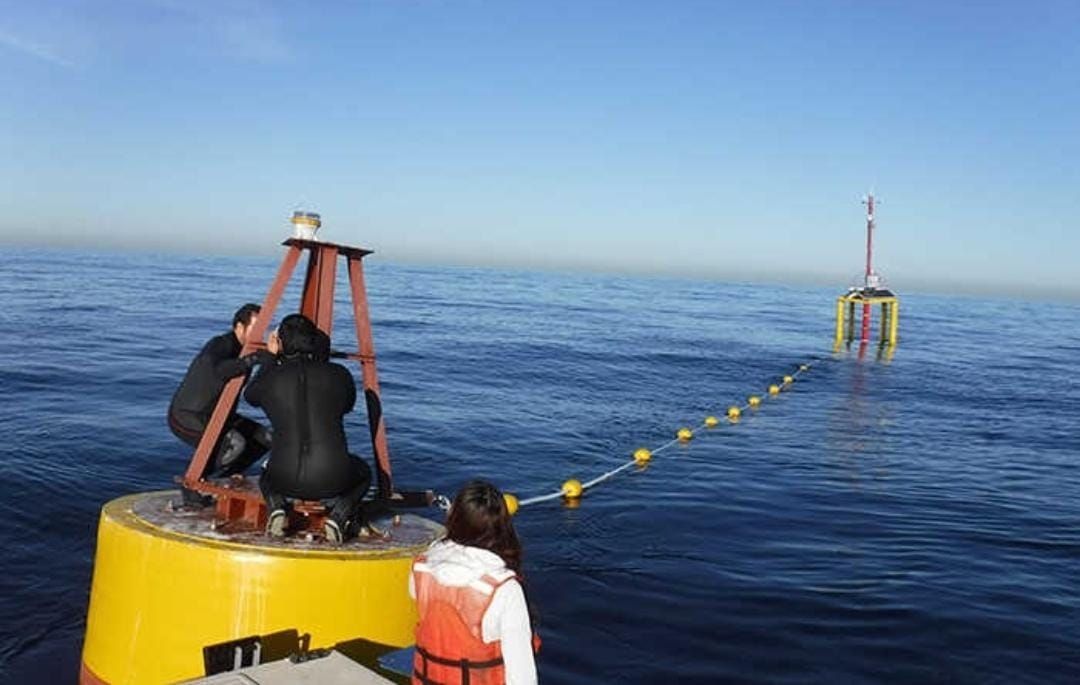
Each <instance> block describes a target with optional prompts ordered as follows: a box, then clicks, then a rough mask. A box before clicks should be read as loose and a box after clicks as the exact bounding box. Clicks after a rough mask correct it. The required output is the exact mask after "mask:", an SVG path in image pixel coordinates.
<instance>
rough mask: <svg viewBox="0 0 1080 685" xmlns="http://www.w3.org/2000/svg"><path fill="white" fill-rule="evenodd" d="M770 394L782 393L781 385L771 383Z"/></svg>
mask: <svg viewBox="0 0 1080 685" xmlns="http://www.w3.org/2000/svg"><path fill="white" fill-rule="evenodd" d="M769 394H770V395H779V394H780V386H779V385H770V386H769Z"/></svg>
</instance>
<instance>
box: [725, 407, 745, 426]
mask: <svg viewBox="0 0 1080 685" xmlns="http://www.w3.org/2000/svg"><path fill="white" fill-rule="evenodd" d="M740 416H742V409H739V408H738V407H735V406H731V407H728V410H727V417H728V420H729V421H731V422H732V423H735V422H736V421H738V420H739V417H740Z"/></svg>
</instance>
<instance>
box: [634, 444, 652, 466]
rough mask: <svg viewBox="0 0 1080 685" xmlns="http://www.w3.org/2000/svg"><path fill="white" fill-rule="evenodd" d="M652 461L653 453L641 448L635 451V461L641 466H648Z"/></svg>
mask: <svg viewBox="0 0 1080 685" xmlns="http://www.w3.org/2000/svg"><path fill="white" fill-rule="evenodd" d="M650 459H652V452H650V451H649V450H648V449H647V448H645V447H639V448H637V449H636V450H635V451H634V461H636V462H637V463H638V464H639V465H641V466H644V465H645V464H648V463H649V460H650Z"/></svg>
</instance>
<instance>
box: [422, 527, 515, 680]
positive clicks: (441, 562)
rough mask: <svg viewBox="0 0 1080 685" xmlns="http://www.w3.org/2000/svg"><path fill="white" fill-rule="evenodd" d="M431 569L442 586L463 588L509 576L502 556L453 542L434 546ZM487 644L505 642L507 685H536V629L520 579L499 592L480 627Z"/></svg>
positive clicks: (430, 551)
mask: <svg viewBox="0 0 1080 685" xmlns="http://www.w3.org/2000/svg"><path fill="white" fill-rule="evenodd" d="M426 556H427V565H428V567H429V568H430V569H431V572H432V575H433V576H434V577H435V580H436V581H438V583H439V584H440V585H444V586H447V587H463V586H465V585H468V584H469V583H471V582H473V581H476V580H479V579H480V578H482V577H483V576H484V575H486V574H492V575H494V576H499V575H502V574H505V573H506V572H507V568H506V564H505V563H503V560H502V558H501V557H499V555H497V554H495V553H493V552H489V551H487V550H486V549H481V548H479V547H466V546H465V545H459V544H458V543H456V542H453V541H451V540H439V541H436V542H434V543H432V544H431V546H430V547H429V548H428V550H427V553H426ZM409 595H410V596H411V597H412V598H413V599H416V587H415V585H414V582H413V574H412V573H410V574H409ZM480 630H481V633H482V635H481V637H482V638H483V640H484V642H486V643H489V644H490V643H492V642H495V641H497V640H501V641H502V645H501V648H502V655H503V665H504V667H505V669H506V685H534V684H535V683H536V662H535V660H534V659H533V649H532V626H531V625H530V624H529V609H528V607H527V606H526V604H525V592H524V591H523V590H522V589H521V584H520V583H518V581H517V579H513V580H508V581H506V582H505V583H503V584H502V585H500V586H499V588H498V589H497V590H496V591H495V595H494V596H493V597H492V599H491V604H490V605H489V606H488V608H487V611H485V612H484V618H483V621H482V622H481V625H480Z"/></svg>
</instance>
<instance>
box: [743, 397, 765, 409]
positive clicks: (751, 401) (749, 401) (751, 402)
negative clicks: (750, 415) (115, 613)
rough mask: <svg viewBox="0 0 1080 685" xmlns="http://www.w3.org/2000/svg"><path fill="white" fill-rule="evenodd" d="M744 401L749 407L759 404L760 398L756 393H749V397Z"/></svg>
mask: <svg viewBox="0 0 1080 685" xmlns="http://www.w3.org/2000/svg"><path fill="white" fill-rule="evenodd" d="M746 403H747V404H749V405H750V406H751V407H757V406H759V405H760V404H761V398H760V397H758V396H757V395H751V396H750V398H749V399H747V400H746Z"/></svg>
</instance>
